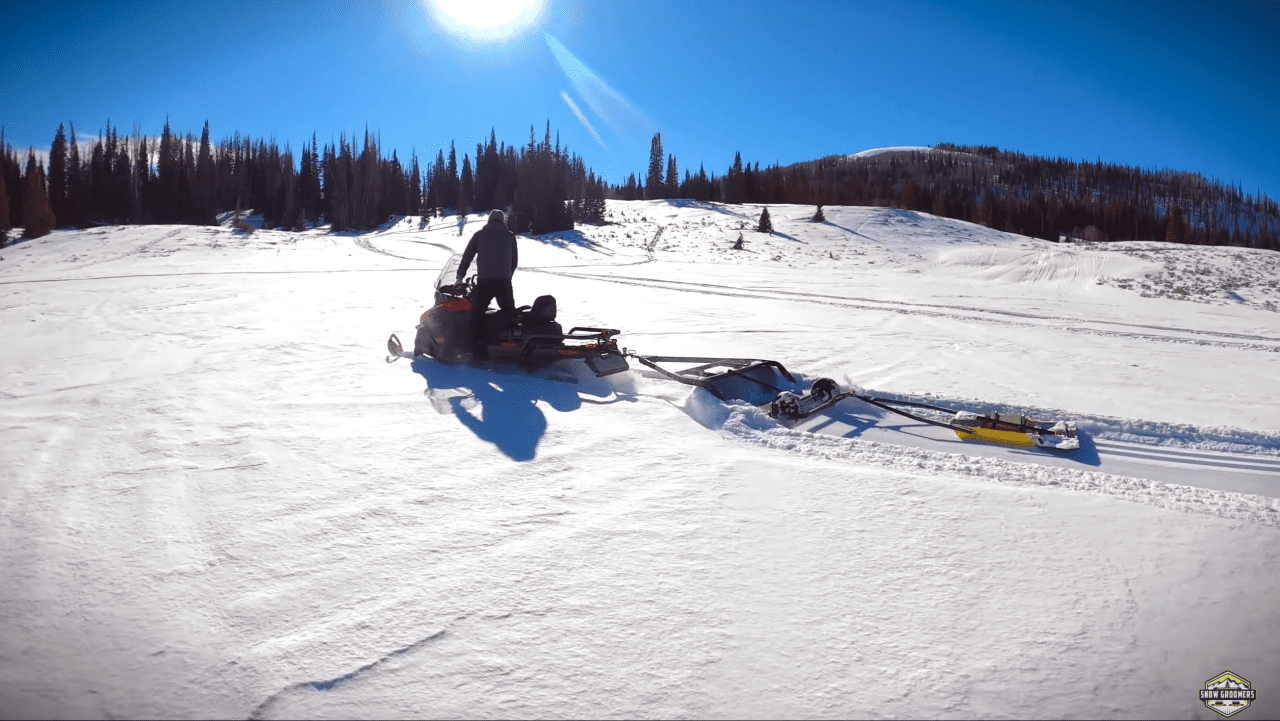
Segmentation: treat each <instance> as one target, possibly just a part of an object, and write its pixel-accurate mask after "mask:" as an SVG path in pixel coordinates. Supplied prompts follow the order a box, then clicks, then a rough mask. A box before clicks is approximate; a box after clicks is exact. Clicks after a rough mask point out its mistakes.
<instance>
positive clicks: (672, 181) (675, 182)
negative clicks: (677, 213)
mask: <svg viewBox="0 0 1280 721" xmlns="http://www.w3.org/2000/svg"><path fill="white" fill-rule="evenodd" d="M665 190H666V193H665V195H666V197H668V198H678V197H680V173H679V172H678V171H677V170H676V156H674V155H668V156H667V181H666V188H665Z"/></svg>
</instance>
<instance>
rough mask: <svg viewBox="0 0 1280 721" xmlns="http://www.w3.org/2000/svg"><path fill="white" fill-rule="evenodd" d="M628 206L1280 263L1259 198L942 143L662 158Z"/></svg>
mask: <svg viewBox="0 0 1280 721" xmlns="http://www.w3.org/2000/svg"><path fill="white" fill-rule="evenodd" d="M607 193H608V196H609V197H611V198H617V199H622V200H639V199H655V198H688V199H692V200H700V201H711V202H725V203H766V204H767V203H793V204H813V205H819V206H821V205H878V206H887V207H898V208H904V209H908V210H917V211H924V212H930V213H933V214H934V215H939V216H943V217H947V218H955V219H959V220H967V221H971V222H975V223H980V224H982V225H986V226H988V227H992V228H996V229H999V230H1004V231H1008V232H1012V233H1019V234H1021V235H1027V236H1031V237H1035V238H1044V239H1048V240H1054V241H1056V240H1059V239H1060V238H1061V237H1063V236H1067V237H1071V238H1079V239H1082V240H1096V241H1110V240H1154V241H1168V242H1174V243H1189V244H1198V245H1234V246H1241V247H1251V248H1263V249H1269V250H1277V251H1280V240H1277V238H1278V237H1280V207H1278V206H1277V204H1276V201H1274V200H1272V199H1271V198H1269V197H1267V196H1265V195H1263V194H1262V193H1261V192H1258V193H1256V194H1253V195H1247V194H1245V192H1244V190H1243V188H1240V187H1233V186H1231V185H1224V184H1222V183H1219V182H1216V181H1211V180H1208V179H1206V178H1204V177H1203V176H1201V175H1198V174H1195V173H1188V172H1180V171H1171V170H1145V169H1142V168H1137V167H1128V166H1123V165H1116V164H1108V163H1103V162H1102V161H1101V159H1099V160H1098V161H1097V162H1096V163H1088V162H1084V163H1081V162H1076V161H1070V160H1065V159H1061V158H1058V159H1049V158H1041V157H1035V156H1028V155H1024V154H1022V153H1014V152H1008V151H1002V150H1000V149H998V148H995V147H992V146H961V145H953V144H949V143H941V144H939V145H937V146H935V148H934V149H933V151H928V152H926V151H920V152H911V153H890V154H885V155H880V156H871V157H854V156H828V157H825V158H821V159H819V160H814V161H808V162H802V163H795V164H792V165H788V166H780V165H778V164H774V165H773V166H771V167H765V168H763V169H762V168H761V167H760V163H758V162H757V163H755V164H754V165H753V164H752V163H749V162H748V163H744V162H743V161H742V154H741V153H740V152H739V153H737V154H735V156H734V160H733V164H732V165H731V166H730V167H729V168H728V169H727V171H726V172H725V173H724V174H723V175H720V176H716V175H715V174H714V173H712V174H710V175H708V174H707V172H706V170H705V168H704V167H701V166H700V167H699V168H698V171H697V173H696V174H695V173H692V172H691V171H690V170H688V169H686V170H685V171H684V177H683V179H680V177H679V174H678V167H677V161H676V156H675V155H674V154H664V150H663V147H662V136H661V134H660V133H659V134H655V135H654V137H653V140H652V143H651V147H650V155H649V167H648V172H647V173H646V174H645V175H644V176H643V179H637V175H636V174H634V173H633V174H631V175H630V176H629V177H628V178H627V180H626V182H624V183H619V184H615V185H610V186H609V188H608V189H607Z"/></svg>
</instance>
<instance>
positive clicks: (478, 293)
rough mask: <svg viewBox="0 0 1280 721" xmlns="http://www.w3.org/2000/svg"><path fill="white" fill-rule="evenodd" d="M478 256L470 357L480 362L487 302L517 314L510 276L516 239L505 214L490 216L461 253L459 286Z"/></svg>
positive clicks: (497, 211)
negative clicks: (508, 225)
mask: <svg viewBox="0 0 1280 721" xmlns="http://www.w3.org/2000/svg"><path fill="white" fill-rule="evenodd" d="M477 253H479V254H480V258H479V260H477V261H476V276H477V278H476V288H475V291H474V292H473V293H472V295H471V353H472V357H473V358H483V357H485V356H486V355H487V354H488V351H487V348H486V346H485V319H484V314H485V311H487V310H488V309H489V301H491V300H494V299H495V298H496V299H497V301H498V307H499V308H501V309H502V310H505V311H509V312H511V313H515V312H516V302H515V298H514V297H513V296H512V291H511V276H512V274H513V273H515V272H516V266H517V264H518V262H517V261H518V259H519V255H518V253H517V252H516V236H515V234H514V233H512V232H511V231H510V230H508V229H507V215H506V213H503V212H502V211H501V210H495V211H493V212H492V213H489V222H488V223H485V225H484V227H483V228H481V229H480V230H478V231H476V234H475V235H473V236H471V242H469V243H467V249H466V250H465V251H463V253H462V264H461V265H459V266H458V282H462V278H463V277H464V276H465V275H466V274H467V268H469V267H471V259H472V258H474V257H475V256H476V254H477Z"/></svg>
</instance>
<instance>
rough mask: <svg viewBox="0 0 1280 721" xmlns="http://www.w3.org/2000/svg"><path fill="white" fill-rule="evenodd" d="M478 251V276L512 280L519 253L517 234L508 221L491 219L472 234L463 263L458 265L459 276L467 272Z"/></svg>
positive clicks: (463, 255)
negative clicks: (507, 223) (508, 225)
mask: <svg viewBox="0 0 1280 721" xmlns="http://www.w3.org/2000/svg"><path fill="white" fill-rule="evenodd" d="M477 252H478V253H479V254H480V259H479V260H478V261H477V262H476V276H477V277H479V278H501V279H502V280H511V275H512V274H513V273H515V272H516V267H517V266H518V265H519V253H518V252H517V251H516V236H515V234H514V233H512V232H511V231H510V230H508V229H507V225H506V223H503V222H502V221H500V220H490V221H489V222H488V223H485V225H484V227H483V228H481V229H480V230H478V231H476V234H475V235H473V236H471V242H469V243H467V249H466V250H465V251H463V253H462V265H459V266H458V277H459V278H461V277H462V276H464V275H466V274H467V269H468V268H470V267H471V259H472V258H474V257H475V256H476V253H477Z"/></svg>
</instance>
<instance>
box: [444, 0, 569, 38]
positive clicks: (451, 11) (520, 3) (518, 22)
mask: <svg viewBox="0 0 1280 721" xmlns="http://www.w3.org/2000/svg"><path fill="white" fill-rule="evenodd" d="M419 4H420V5H421V6H422V7H423V9H424V10H426V11H427V12H428V13H429V14H430V15H431V16H432V17H434V18H435V20H436V22H438V23H439V24H440V25H441V26H442V27H444V28H445V29H446V30H448V31H449V32H451V33H453V34H455V35H458V36H461V37H464V38H467V39H469V40H507V39H510V38H513V37H515V36H517V35H520V34H522V33H524V32H527V31H528V30H530V29H532V28H533V27H534V26H536V25H538V24H540V23H541V21H542V19H543V16H544V15H545V12H546V0H420V3H419Z"/></svg>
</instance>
